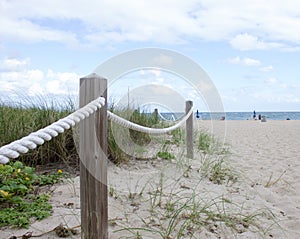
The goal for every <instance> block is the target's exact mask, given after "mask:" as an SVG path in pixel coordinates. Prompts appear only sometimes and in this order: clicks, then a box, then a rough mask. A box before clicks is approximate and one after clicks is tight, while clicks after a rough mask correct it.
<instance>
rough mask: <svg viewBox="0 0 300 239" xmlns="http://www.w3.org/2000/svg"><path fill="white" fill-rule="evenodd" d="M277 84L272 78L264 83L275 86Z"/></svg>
mask: <svg viewBox="0 0 300 239" xmlns="http://www.w3.org/2000/svg"><path fill="white" fill-rule="evenodd" d="M277 82H278V80H277V79H276V78H274V77H271V78H269V79H267V80H265V83H267V84H276V83H277Z"/></svg>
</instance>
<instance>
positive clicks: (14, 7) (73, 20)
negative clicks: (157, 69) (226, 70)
mask: <svg viewBox="0 0 300 239" xmlns="http://www.w3.org/2000/svg"><path fill="white" fill-rule="evenodd" d="M28 6H30V7H28ZM24 9H26V11H24ZM0 14H1V28H0V37H1V39H2V40H3V39H5V40H9V41H16V40H17V41H30V42H39V41H54V42H62V43H64V44H66V45H68V46H70V45H71V46H77V47H79V46H81V45H93V46H99V45H104V44H105V45H107V44H109V45H110V44H115V43H120V42H126V41H127V42H128V41H137V42H160V43H161V42H163V43H182V42H184V41H185V40H186V39H189V38H195V39H204V40H214V41H229V42H230V43H231V45H232V46H233V47H234V48H237V49H239V50H251V49H269V48H286V49H291V50H293V48H295V49H298V48H299V42H300V35H299V33H298V31H297V30H295V29H300V21H299V18H298V16H299V14H300V2H299V1H294V0H288V1H287V2H284V3H283V2H282V1H279V0H275V1H272V4H269V5H268V7H267V8H266V4H265V2H264V1H261V0H252V1H239V0H229V1H217V0H209V1H208V0H203V1H200V2H199V1H198V0H189V1H176V2H174V1H171V0H164V1H161V0H153V1H134V0H129V1H126V2H118V1H108V0H102V1H97V0H91V1H89V2H88V3H87V2H86V1H83V0H76V1H60V0H53V1H51V2H49V3H48V2H44V1H43V2H42V1H36V0H27V1H2V2H1V7H0Z"/></svg>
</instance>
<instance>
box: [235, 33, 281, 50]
mask: <svg viewBox="0 0 300 239" xmlns="http://www.w3.org/2000/svg"><path fill="white" fill-rule="evenodd" d="M230 44H231V46H232V47H233V48H236V49H238V50H241V51H247V50H266V49H270V48H284V45H283V44H281V43H276V42H264V41H262V40H259V39H258V37H255V36H253V35H249V34H248V33H244V34H239V35H237V36H235V37H234V38H233V39H232V40H231V41H230Z"/></svg>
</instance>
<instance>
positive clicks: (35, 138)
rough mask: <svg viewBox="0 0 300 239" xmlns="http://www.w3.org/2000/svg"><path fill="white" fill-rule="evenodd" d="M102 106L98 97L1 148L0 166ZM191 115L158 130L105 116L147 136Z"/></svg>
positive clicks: (102, 101)
mask: <svg viewBox="0 0 300 239" xmlns="http://www.w3.org/2000/svg"><path fill="white" fill-rule="evenodd" d="M104 104H105V99H104V98H103V97H99V98H97V99H96V100H93V101H91V102H90V103H89V104H87V105H86V106H84V107H82V108H81V109H79V110H77V111H75V112H74V113H72V114H70V115H69V116H67V117H65V118H63V119H60V120H58V121H56V122H55V123H53V124H51V125H49V126H47V127H45V128H43V129H40V130H38V131H36V132H34V133H31V134H29V135H28V136H25V137H23V138H21V139H19V140H17V141H14V142H12V143H10V144H8V145H5V146H2V147H1V148H0V164H6V163H8V162H9V159H15V158H18V157H19V156H20V154H21V153H22V154H24V153H27V152H28V151H29V150H30V149H35V148H36V147H37V146H38V145H42V144H44V143H45V141H50V140H51V139H52V138H53V137H56V136H58V134H61V133H63V132H64V131H65V130H66V129H70V128H71V127H72V126H74V125H75V124H77V123H79V122H80V121H81V120H83V119H85V118H87V117H89V116H90V115H91V114H93V113H94V112H95V111H97V110H98V109H99V108H101V107H102V106H103V105H104ZM192 113H193V108H191V109H190V111H189V112H188V113H187V114H186V115H185V116H184V117H183V118H182V119H181V120H180V121H179V122H178V123H177V124H175V125H173V126H171V127H168V128H160V129H155V128H148V127H145V126H141V125H138V124H135V123H132V122H130V121H128V120H125V119H123V118H121V117H119V116H117V115H115V114H113V113H111V112H110V111H107V116H108V118H109V119H111V120H112V121H114V122H116V123H118V124H120V125H123V126H125V127H127V128H130V129H133V130H137V131H140V132H144V133H149V134H165V133H168V132H170V131H172V130H175V129H177V128H179V127H180V126H182V125H183V124H184V123H185V121H186V120H187V119H188V118H189V117H190V115H191V114H192Z"/></svg>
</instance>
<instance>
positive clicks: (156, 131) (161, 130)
mask: <svg viewBox="0 0 300 239" xmlns="http://www.w3.org/2000/svg"><path fill="white" fill-rule="evenodd" d="M192 113H193V108H191V109H190V111H189V112H188V113H187V114H186V115H185V116H184V117H183V118H182V119H181V120H180V121H179V122H178V123H177V124H175V125H172V126H170V127H168V128H149V127H145V126H141V125H139V124H136V123H133V122H131V121H128V120H125V119H123V118H121V117H120V116H118V115H115V114H114V113H112V112H110V111H107V116H108V118H109V119H110V120H112V121H114V122H115V123H117V124H119V125H122V126H124V127H126V128H129V129H132V130H136V131H139V132H143V133H148V134H165V133H168V132H171V131H173V130H175V129H177V128H179V127H181V126H182V125H183V124H184V123H185V122H186V120H187V119H188V118H189V117H190V115H191V114H192Z"/></svg>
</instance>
